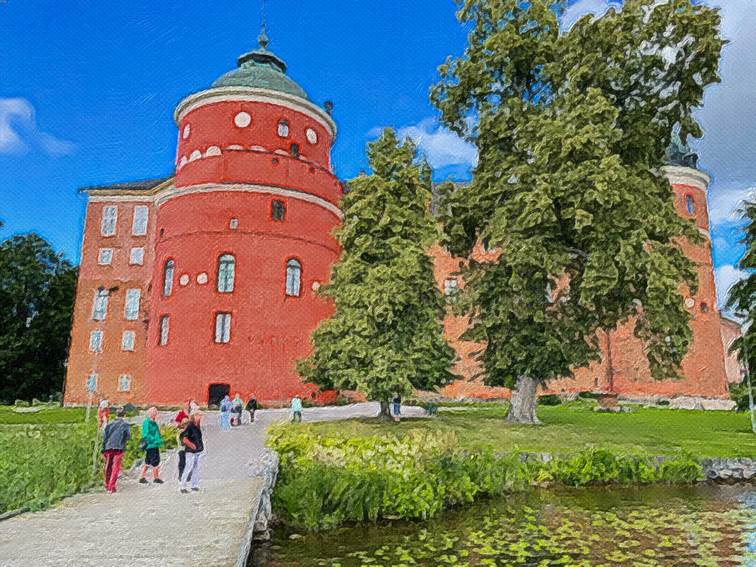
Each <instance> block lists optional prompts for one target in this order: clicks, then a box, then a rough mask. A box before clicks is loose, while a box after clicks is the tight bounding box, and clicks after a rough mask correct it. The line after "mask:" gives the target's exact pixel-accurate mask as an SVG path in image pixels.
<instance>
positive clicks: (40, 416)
mask: <svg viewBox="0 0 756 567" xmlns="http://www.w3.org/2000/svg"><path fill="white" fill-rule="evenodd" d="M17 409H21V410H23V411H15V410H17ZM28 410H37V411H28ZM85 412H86V410H85V408H62V407H60V406H34V407H32V408H15V407H14V406H0V425H17V424H21V423H82V422H83V421H84V414H85ZM93 418H94V419H97V408H96V407H93V408H92V410H91V412H90V415H89V419H90V420H92V419H93Z"/></svg>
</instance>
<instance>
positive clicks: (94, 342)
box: [89, 331, 102, 352]
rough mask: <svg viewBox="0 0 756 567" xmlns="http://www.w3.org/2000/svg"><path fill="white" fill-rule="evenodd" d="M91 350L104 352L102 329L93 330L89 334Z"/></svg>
mask: <svg viewBox="0 0 756 567" xmlns="http://www.w3.org/2000/svg"><path fill="white" fill-rule="evenodd" d="M89 350H90V352H102V331H92V332H91V333H90V334H89Z"/></svg>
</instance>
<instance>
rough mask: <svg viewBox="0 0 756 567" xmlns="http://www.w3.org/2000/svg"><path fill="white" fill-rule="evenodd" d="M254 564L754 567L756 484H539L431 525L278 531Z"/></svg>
mask: <svg viewBox="0 0 756 567" xmlns="http://www.w3.org/2000/svg"><path fill="white" fill-rule="evenodd" d="M250 564H251V565H256V566H281V567H283V566H295V565H296V566H300V567H301V566H304V567H308V566H325V565H328V566H342V567H346V566H356V565H385V566H391V567H395V566H401V565H434V566H435V565H533V566H550V565H679V566H683V565H686V566H687V565H711V566H722V565H726V566H730V565H731V566H735V565H738V566H747V567H756V487H753V486H750V487H747V486H740V487H738V486H713V485H701V486H696V487H650V488H590V489H554V490H536V491H533V492H528V493H525V494H516V495H511V496H507V497H502V498H499V499H495V500H487V501H483V502H479V503H477V504H475V505H473V506H471V507H468V508H464V509H460V510H456V511H450V512H447V513H445V514H443V515H441V516H439V517H438V518H435V519H433V520H431V521H428V522H400V521H395V522H382V523H379V524H368V525H358V526H348V527H343V528H338V529H335V530H331V531H326V532H321V533H314V534H303V533H298V532H294V531H291V530H288V529H283V528H282V529H279V530H277V531H276V532H275V533H274V535H273V539H272V541H271V542H270V543H269V544H267V545H265V546H264V547H262V548H258V549H256V550H255V553H254V556H253V557H252V559H251V561H250Z"/></svg>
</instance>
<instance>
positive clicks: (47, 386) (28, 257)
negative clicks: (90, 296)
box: [0, 234, 77, 402]
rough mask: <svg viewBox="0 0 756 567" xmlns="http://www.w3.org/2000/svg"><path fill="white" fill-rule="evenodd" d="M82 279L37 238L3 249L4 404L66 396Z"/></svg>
mask: <svg viewBox="0 0 756 567" xmlns="http://www.w3.org/2000/svg"><path fill="white" fill-rule="evenodd" d="M76 276H77V270H76V268H74V267H73V266H72V265H71V264H70V263H69V262H67V261H66V260H64V259H63V258H62V257H61V256H60V255H59V254H56V253H55V251H54V250H53V249H52V247H51V246H50V245H49V244H48V243H47V242H46V241H45V240H44V239H42V238H41V237H39V236H37V235H36V234H27V235H22V236H14V237H12V238H9V239H8V240H6V241H4V242H3V243H1V244H0V400H2V401H4V402H12V401H13V400H14V399H24V400H31V399H32V398H46V397H47V396H48V395H51V394H55V393H57V392H60V391H61V388H62V386H63V378H64V374H65V360H66V356H67V350H68V338H69V336H70V331H71V314H72V311H73V301H74V293H75V289H76Z"/></svg>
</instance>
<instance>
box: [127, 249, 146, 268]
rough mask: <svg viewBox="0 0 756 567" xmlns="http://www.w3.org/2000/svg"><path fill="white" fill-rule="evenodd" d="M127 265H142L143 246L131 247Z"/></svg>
mask: <svg viewBox="0 0 756 567" xmlns="http://www.w3.org/2000/svg"><path fill="white" fill-rule="evenodd" d="M129 265H131V266H143V265H144V248H143V247H141V246H137V247H134V248H132V249H131V251H130V252H129Z"/></svg>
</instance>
